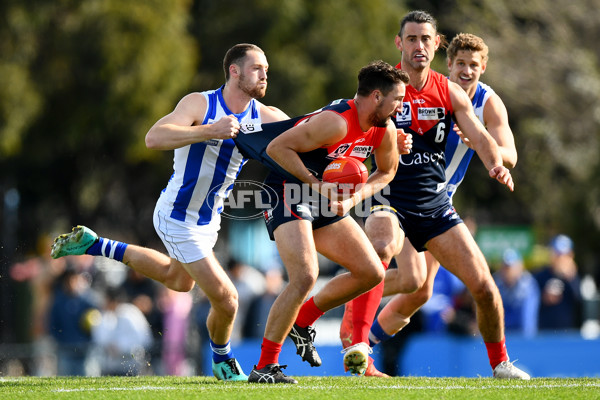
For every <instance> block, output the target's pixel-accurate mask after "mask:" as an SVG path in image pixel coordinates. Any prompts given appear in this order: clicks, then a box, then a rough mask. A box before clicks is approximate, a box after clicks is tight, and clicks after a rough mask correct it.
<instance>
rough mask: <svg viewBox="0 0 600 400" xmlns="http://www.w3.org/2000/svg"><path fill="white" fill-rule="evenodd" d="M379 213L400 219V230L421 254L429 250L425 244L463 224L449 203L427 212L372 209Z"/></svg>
mask: <svg viewBox="0 0 600 400" xmlns="http://www.w3.org/2000/svg"><path fill="white" fill-rule="evenodd" d="M378 211H387V212H391V213H392V214H394V215H395V216H396V218H398V223H399V224H400V228H401V229H402V230H403V231H404V234H405V235H406V237H407V238H408V240H410V243H411V244H412V245H413V247H414V248H415V249H416V250H417V251H419V252H421V251H426V250H427V248H426V247H425V244H426V243H427V242H428V241H429V240H431V239H433V238H434V237H436V236H439V235H441V234H442V233H444V232H446V231H447V230H449V229H450V228H452V227H453V226H456V225H458V224H460V223H461V222H463V220H462V219H461V218H460V216H459V215H458V213H457V212H456V210H455V209H454V207H453V206H452V204H450V203H449V202H448V203H445V204H443V205H442V206H440V207H437V208H434V209H433V210H428V211H426V212H423V211H422V212H412V211H407V210H402V209H400V208H394V207H392V206H391V205H383V204H378V205H374V206H373V207H371V210H370V213H371V214H373V213H374V212H378Z"/></svg>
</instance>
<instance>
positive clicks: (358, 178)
mask: <svg viewBox="0 0 600 400" xmlns="http://www.w3.org/2000/svg"><path fill="white" fill-rule="evenodd" d="M368 177H369V172H368V171H367V167H365V164H363V163H362V162H360V161H358V160H357V159H356V158H351V157H340V158H336V159H335V160H333V161H332V162H330V163H329V165H327V167H325V171H323V182H331V183H337V184H338V193H347V194H352V193H354V190H355V188H356V185H358V184H360V183H365V182H366V181H367V178H368Z"/></svg>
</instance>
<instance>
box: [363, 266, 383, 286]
mask: <svg viewBox="0 0 600 400" xmlns="http://www.w3.org/2000/svg"><path fill="white" fill-rule="evenodd" d="M384 278H385V269H383V266H380V265H379V264H377V265H374V268H371V269H368V270H365V271H363V273H362V274H361V276H360V277H359V280H360V282H362V283H363V285H364V286H365V287H368V288H369V289H370V288H373V287H375V286H377V285H378V284H380V283H381V282H383V279H384Z"/></svg>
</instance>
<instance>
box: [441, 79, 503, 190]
mask: <svg viewBox="0 0 600 400" xmlns="http://www.w3.org/2000/svg"><path fill="white" fill-rule="evenodd" d="M448 88H449V89H450V98H451V100H452V108H453V109H454V118H455V121H456V123H457V125H458V127H459V128H460V130H461V131H462V133H463V135H464V136H465V137H466V138H467V139H468V140H469V142H470V143H471V148H473V149H474V150H475V151H476V152H477V155H478V156H479V158H480V159H481V161H482V162H483V164H484V165H485V167H486V168H487V170H488V171H489V175H490V177H491V178H494V179H496V180H497V181H498V182H500V183H502V184H504V185H506V186H507V187H508V188H509V189H510V190H511V191H512V190H514V183H513V180H512V176H511V174H510V171H509V170H508V169H507V168H506V167H505V166H504V165H503V160H502V156H501V154H500V150H499V148H498V144H497V143H496V141H495V140H494V138H492V136H491V135H490V134H489V133H488V131H487V130H486V129H485V127H484V126H483V124H482V123H481V122H480V121H479V119H478V118H477V117H476V116H475V113H474V112H473V107H472V105H471V101H470V99H469V97H468V96H467V94H466V93H465V91H464V90H462V88H461V87H460V86H458V85H457V84H456V83H454V82H449V83H448Z"/></svg>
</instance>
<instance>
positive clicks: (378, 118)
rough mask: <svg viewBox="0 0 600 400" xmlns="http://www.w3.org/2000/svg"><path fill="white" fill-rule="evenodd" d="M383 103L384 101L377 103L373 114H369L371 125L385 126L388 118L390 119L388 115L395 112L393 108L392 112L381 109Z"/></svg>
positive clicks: (390, 115)
mask: <svg viewBox="0 0 600 400" xmlns="http://www.w3.org/2000/svg"><path fill="white" fill-rule="evenodd" d="M384 105H385V102H382V103H380V104H378V105H377V107H376V108H375V111H374V112H373V114H371V123H372V124H373V126H376V127H378V128H385V126H386V125H387V122H388V119H390V117H392V116H393V115H394V114H395V112H396V111H395V110H394V112H392V113H391V114H389V113H386V112H385V111H384V109H383V108H384Z"/></svg>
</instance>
